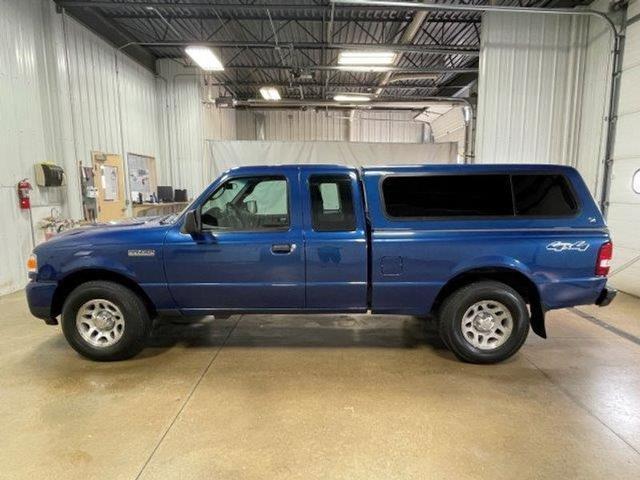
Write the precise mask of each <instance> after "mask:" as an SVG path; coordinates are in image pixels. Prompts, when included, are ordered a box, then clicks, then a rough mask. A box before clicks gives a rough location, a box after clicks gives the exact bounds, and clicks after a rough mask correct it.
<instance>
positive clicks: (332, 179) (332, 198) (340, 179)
mask: <svg viewBox="0 0 640 480" xmlns="http://www.w3.org/2000/svg"><path fill="white" fill-rule="evenodd" d="M309 193H310V195H311V221H312V225H313V229H314V230H315V231H317V232H340V231H353V230H355V229H356V219H355V213H354V210H353V193H352V188H351V179H350V178H349V176H348V175H312V176H311V177H309Z"/></svg>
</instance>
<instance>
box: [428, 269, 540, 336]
mask: <svg viewBox="0 0 640 480" xmlns="http://www.w3.org/2000/svg"><path fill="white" fill-rule="evenodd" d="M483 280H493V281H497V282H501V283H504V284H506V285H509V286H510V287H511V288H513V289H515V290H516V291H517V292H518V293H519V294H520V295H521V296H522V298H523V299H524V300H525V302H526V303H527V304H528V305H529V307H530V309H531V319H530V321H531V329H532V330H533V331H534V332H535V333H536V334H537V335H539V336H541V337H542V338H547V333H546V329H545V324H544V317H545V311H544V307H543V305H542V301H541V299H540V292H539V290H538V287H537V286H536V284H535V283H534V282H533V280H531V278H529V277H528V276H527V275H526V274H524V273H522V272H521V271H519V270H516V269H514V268H509V267H479V268H472V269H469V270H465V271H463V272H460V273H458V274H457V275H455V276H454V277H452V278H450V279H449V280H448V281H447V283H445V284H444V286H443V287H442V288H441V289H440V291H439V292H438V294H437V295H436V298H435V300H434V302H433V305H432V307H431V313H432V314H436V313H437V312H438V310H439V309H440V306H441V305H442V302H444V300H445V299H446V298H447V297H448V296H449V295H451V294H452V293H453V292H455V291H456V290H458V289H460V288H462V287H465V286H467V285H469V284H471V283H475V282H479V281H483Z"/></svg>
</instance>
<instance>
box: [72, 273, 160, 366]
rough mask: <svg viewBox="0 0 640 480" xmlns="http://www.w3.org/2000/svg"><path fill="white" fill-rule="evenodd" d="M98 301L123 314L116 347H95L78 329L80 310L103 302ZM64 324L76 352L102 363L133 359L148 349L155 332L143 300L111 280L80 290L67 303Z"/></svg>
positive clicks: (88, 284)
mask: <svg viewBox="0 0 640 480" xmlns="http://www.w3.org/2000/svg"><path fill="white" fill-rule="evenodd" d="M97 299H104V300H106V301H107V302H108V303H109V304H110V305H113V306H115V307H116V308H117V309H119V312H118V313H121V314H122V315H121V316H120V315H119V316H118V317H117V318H120V317H121V318H122V321H121V323H122V330H121V333H120V332H118V335H120V336H119V338H118V339H117V340H115V343H114V344H112V345H108V346H95V345H92V344H91V343H89V341H88V340H87V339H85V338H83V334H81V332H80V327H79V326H76V317H77V315H78V312H79V311H80V309H81V308H83V306H85V305H87V303H89V302H91V301H96V302H99V300H97ZM94 308H95V307H94ZM61 323H62V331H63V333H64V336H65V338H66V339H67V341H68V342H69V344H70V345H71V346H72V347H73V349H74V350H76V351H77V352H78V353H80V354H81V355H83V356H85V357H87V358H89V359H91V360H96V361H102V362H108V361H114V360H124V359H127V358H131V357H133V356H134V355H136V354H137V353H139V352H140V351H141V350H142V349H143V348H144V346H145V341H146V339H147V337H148V336H149V333H150V330H151V319H150V317H149V312H148V310H147V308H146V306H145V304H144V302H143V301H142V299H141V298H140V297H139V296H138V295H137V294H136V293H134V292H133V291H131V290H130V289H128V288H127V287H124V286H122V285H120V284H118V283H114V282H107V281H91V282H87V283H83V284H82V285H80V286H78V287H76V288H75V289H74V290H73V291H72V292H71V293H70V294H69V296H68V297H67V299H66V300H65V302H64V306H63V307H62V322H61ZM114 336H115V335H114ZM105 341H106V340H105Z"/></svg>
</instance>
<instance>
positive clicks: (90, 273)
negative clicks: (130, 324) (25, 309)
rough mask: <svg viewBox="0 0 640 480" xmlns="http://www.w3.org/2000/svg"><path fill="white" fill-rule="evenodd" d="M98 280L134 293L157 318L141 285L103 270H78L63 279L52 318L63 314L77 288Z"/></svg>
mask: <svg viewBox="0 0 640 480" xmlns="http://www.w3.org/2000/svg"><path fill="white" fill-rule="evenodd" d="M97 280H102V281H107V282H113V283H117V284H119V285H122V286H123V287H126V288H128V289H129V290H131V291H133V292H134V293H135V294H136V295H138V296H139V297H140V299H141V300H142V302H143V303H144V305H145V307H146V308H147V311H148V312H149V315H150V316H151V317H153V316H155V314H156V310H155V306H154V305H153V302H151V299H150V298H149V296H148V295H147V293H146V292H145V291H144V290H143V289H142V287H140V285H138V284H137V283H136V282H135V280H133V279H131V278H129V277H127V276H126V275H123V274H122V273H119V272H114V271H113V270H108V269H103V268H87V269H82V270H76V271H75V272H72V273H69V274H68V275H66V276H65V277H64V278H63V279H61V280H60V281H59V282H58V287H57V288H56V290H55V292H54V294H53V302H52V306H51V312H52V316H53V317H57V316H58V315H60V313H62V307H63V305H64V302H65V300H66V299H67V297H68V296H69V294H70V293H71V292H72V291H73V290H74V289H75V288H76V287H78V286H80V285H82V284H83V283H86V282H91V281H97Z"/></svg>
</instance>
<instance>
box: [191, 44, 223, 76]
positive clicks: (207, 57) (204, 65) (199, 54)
mask: <svg viewBox="0 0 640 480" xmlns="http://www.w3.org/2000/svg"><path fill="white" fill-rule="evenodd" d="M184 51H185V52H186V53H187V55H189V56H190V57H191V59H192V60H193V61H194V62H196V63H197V64H198V65H199V66H200V68H201V69H202V70H206V71H207V72H214V71H218V72H219V71H222V70H224V66H223V65H222V62H221V61H220V59H218V57H216V54H215V53H213V51H212V50H211V49H210V48H209V47H203V46H200V45H190V46H188V47H187V48H185V49H184Z"/></svg>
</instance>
